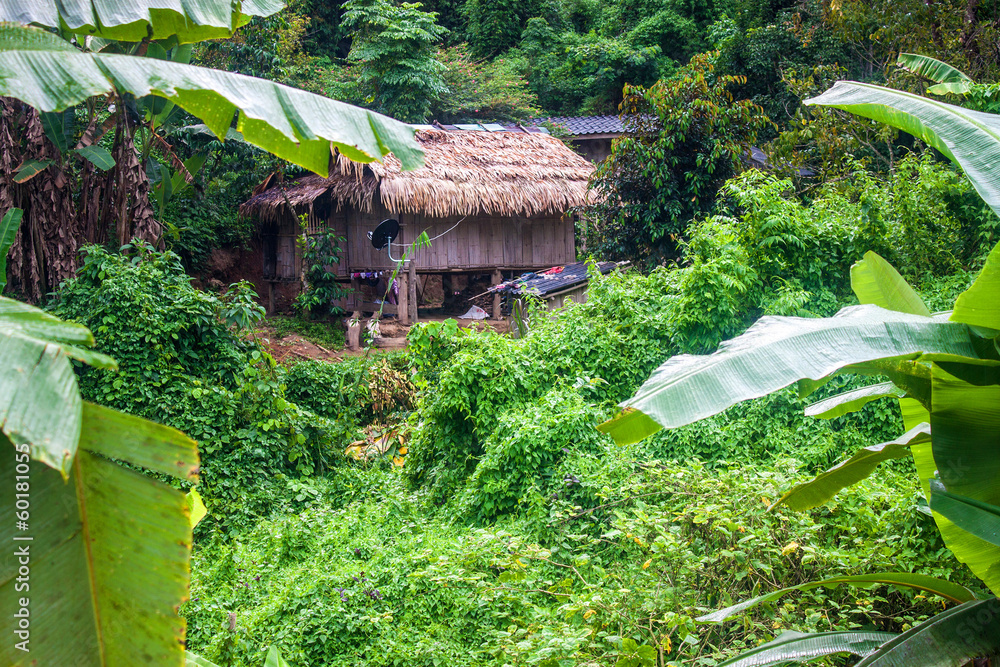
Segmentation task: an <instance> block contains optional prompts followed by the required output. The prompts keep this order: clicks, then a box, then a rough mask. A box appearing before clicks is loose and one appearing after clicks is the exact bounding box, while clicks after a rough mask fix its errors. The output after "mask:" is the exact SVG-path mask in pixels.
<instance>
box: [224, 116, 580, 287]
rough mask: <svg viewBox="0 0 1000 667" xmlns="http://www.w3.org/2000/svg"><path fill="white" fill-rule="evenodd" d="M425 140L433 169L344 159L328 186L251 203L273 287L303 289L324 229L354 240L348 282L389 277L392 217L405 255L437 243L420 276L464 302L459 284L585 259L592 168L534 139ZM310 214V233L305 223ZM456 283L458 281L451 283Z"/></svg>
mask: <svg viewBox="0 0 1000 667" xmlns="http://www.w3.org/2000/svg"><path fill="white" fill-rule="evenodd" d="M416 138H417V141H418V143H419V144H420V146H421V147H422V148H423V150H424V165H423V166H422V167H420V168H419V169H416V170H414V171H403V170H402V168H401V165H400V163H399V161H398V160H396V159H395V158H394V157H393V156H392V155H389V156H386V158H385V159H384V161H383V162H382V163H377V162H376V163H370V164H360V163H356V162H352V161H351V160H348V159H347V158H345V157H344V156H342V155H338V156H337V158H336V161H335V164H334V165H333V166H332V168H331V173H330V176H329V177H328V178H322V177H320V176H305V177H303V178H300V179H298V180H296V181H294V182H292V183H286V184H279V185H276V186H274V187H271V188H270V189H268V190H266V191H264V192H261V193H259V194H257V195H256V196H254V197H253V198H252V199H250V200H249V201H247V202H245V203H244V204H243V205H242V206H241V207H240V213H241V214H242V215H245V216H249V217H253V218H256V219H257V220H259V221H260V222H261V236H262V241H263V250H264V261H263V273H264V279H265V280H269V281H272V283H274V284H277V283H282V282H284V283H290V284H294V283H296V282H297V281H298V280H299V277H300V271H301V266H302V262H301V258H300V257H299V251H298V250H297V246H296V243H295V239H296V237H298V236H300V235H301V234H302V233H303V232H306V233H310V234H315V233H319V232H320V231H322V230H323V229H330V230H333V231H334V232H336V233H337V235H339V236H342V237H344V238H345V239H346V242H345V243H343V244H342V246H343V248H344V251H343V256H342V257H341V262H340V264H339V265H337V266H336V267H331V270H336V272H337V274H338V275H339V276H341V277H342V278H343V279H345V280H348V279H350V278H351V277H352V276H357V275H358V274H365V275H369V274H371V273H373V272H375V273H377V272H379V271H385V270H388V269H389V268H390V266H391V265H392V262H391V260H390V259H389V257H388V255H387V253H386V252H385V251H384V250H382V251H379V250H375V249H374V248H373V247H372V245H371V243H370V242H369V240H368V236H367V233H368V232H369V231H371V230H372V229H374V228H375V226H376V225H377V224H378V223H379V222H380V221H381V220H383V219H386V218H395V219H397V220H398V221H399V223H400V226H401V231H400V236H399V238H398V239H397V240H396V243H397V244H400V245H406V244H410V243H411V242H413V241H414V240H416V238H417V237H418V236H419V234H420V233H421V232H424V231H426V232H427V233H428V236H430V237H432V238H434V239H435V240H434V241H433V243H432V244H431V247H429V248H421V249H420V250H419V251H418V252H417V253H416V255H415V257H414V258H413V267H412V269H411V270H412V271H413V273H414V275H415V274H423V275H424V276H425V278H421V279H420V285H421V286H423V285H425V284H426V283H427V282H428V281H429V279H430V277H431V276H438V277H437V278H434V280H436V283H435V284H437V285H441V284H442V281H443V284H444V285H446V286H447V285H452V288H451V291H452V292H454V291H457V290H459V289H460V285H461V284H463V280H464V279H463V278H462V277H461V275H459V274H462V275H464V276H466V277H467V278H470V279H472V278H474V276H475V275H483V274H489V278H490V279H491V280H493V281H494V282H499V281H500V280H501V277H502V273H503V272H507V274H508V276H509V275H511V274H516V273H520V272H523V271H527V270H535V269H540V268H548V267H551V266H556V265H562V264H568V263H570V262H573V261H574V260H575V259H576V245H575V238H574V224H573V219H572V217H571V216H570V215H567V211H569V210H570V209H572V208H573V207H575V206H580V205H582V204H585V203H586V202H587V184H588V180H589V179H590V176H591V174H592V173H593V171H594V168H593V165H591V163H590V162H588V161H587V160H586V159H584V158H582V157H580V156H579V155H577V154H576V153H574V152H573V151H572V150H570V149H569V148H567V147H566V145H565V144H563V143H562V142H560V141H559V140H558V139H555V138H553V137H551V136H549V135H547V134H541V133H538V134H536V133H531V132H527V131H524V130H523V129H522V130H521V131H519V132H518V131H464V130H460V131H444V130H439V129H433V128H430V129H421V130H419V131H418V132H417V135H416ZM303 213H305V214H307V220H308V228H307V229H305V230H303V229H301V227H300V224H299V221H298V217H297V216H299V215H301V214H303ZM401 251H402V249H401V248H400V249H398V250H396V254H397V255H398V254H399V253H400V252H401ZM449 274H450V275H452V276H453V277H455V278H454V280H452V279H450V278H446V277H444V276H447V275H449ZM414 281H416V278H413V279H412V280H411V282H414ZM431 282H433V281H431ZM456 285H457V286H458V287H456ZM421 289H422V288H421ZM419 296H420V295H419V294H418V297H419ZM421 303H422V304H423V303H424V302H423V301H421Z"/></svg>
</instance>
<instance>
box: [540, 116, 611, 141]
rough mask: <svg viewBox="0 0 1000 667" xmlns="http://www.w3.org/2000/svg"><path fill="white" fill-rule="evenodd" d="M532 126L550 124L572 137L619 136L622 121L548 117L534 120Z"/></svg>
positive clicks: (589, 117)
mask: <svg viewBox="0 0 1000 667" xmlns="http://www.w3.org/2000/svg"><path fill="white" fill-rule="evenodd" d="M531 122H532V124H537V123H546V122H547V123H552V124H553V125H558V126H560V127H562V128H564V129H565V130H566V132H568V133H569V135H570V136H572V137H577V136H584V135H588V134H621V133H622V132H624V130H623V129H622V121H621V119H620V118H619V117H618V116H550V117H548V118H536V119H534V120H533V121H531Z"/></svg>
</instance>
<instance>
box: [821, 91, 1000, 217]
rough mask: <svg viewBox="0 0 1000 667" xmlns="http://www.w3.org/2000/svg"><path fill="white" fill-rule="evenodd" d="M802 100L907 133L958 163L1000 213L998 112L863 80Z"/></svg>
mask: <svg viewBox="0 0 1000 667" xmlns="http://www.w3.org/2000/svg"><path fill="white" fill-rule="evenodd" d="M804 104H818V105H821V106H830V107H834V108H837V109H842V110H843V111H847V112H850V113H853V114H856V115H858V116H863V117H865V118H871V119H872V120H876V121H879V122H882V123H886V124H887V125H891V126H893V127H895V128H897V129H900V130H903V131H904V132H908V133H909V134H912V135H913V136H915V137H917V138H918V139H920V140H921V141H923V142H925V143H927V144H928V145H930V146H933V147H934V148H936V149H938V150H939V151H941V152H942V153H944V154H945V155H946V156H947V157H948V158H950V159H951V160H953V161H955V162H956V163H958V165H959V166H960V167H961V168H962V169H963V170H964V171H965V175H966V176H968V178H969V181H970V182H971V183H972V185H973V187H975V188H976V191H977V192H978V193H979V195H980V196H981V197H982V198H983V200H984V201H985V202H986V204H987V205H989V207H990V208H991V209H993V212H994V213H997V214H998V215H1000V169H997V168H996V165H997V164H1000V116H997V115H994V114H989V113H982V112H980V111H973V110H971V109H964V108H962V107H958V106H955V105H952V104H945V103H944V102H939V101H938V100H933V99H930V98H927V97H921V96H920V95H914V94H912V93H906V92H903V91H900V90H893V89H891V88H884V87H882V86H876V85H872V84H867V83H857V82H854V81H839V82H837V83H836V84H834V86H833V88H831V89H830V90H828V91H826V92H825V93H823V94H822V95H819V96H818V97H814V98H812V99H808V100H806V101H805V102H804Z"/></svg>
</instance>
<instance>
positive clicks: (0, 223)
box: [0, 208, 24, 292]
mask: <svg viewBox="0 0 1000 667" xmlns="http://www.w3.org/2000/svg"><path fill="white" fill-rule="evenodd" d="M22 217H24V211H22V210H21V209H19V208H12V209H9V210H8V211H7V212H6V213H4V216H3V219H2V220H0V292H2V291H3V288H4V287H6V286H7V252H8V251H9V250H10V247H11V246H12V245H14V238H15V237H16V236H17V228H18V227H20V226H21V218H22Z"/></svg>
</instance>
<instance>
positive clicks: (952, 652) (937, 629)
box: [855, 598, 1000, 667]
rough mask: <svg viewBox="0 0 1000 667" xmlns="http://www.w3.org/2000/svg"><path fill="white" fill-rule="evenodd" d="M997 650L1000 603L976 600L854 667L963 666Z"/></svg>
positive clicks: (999, 646)
mask: <svg viewBox="0 0 1000 667" xmlns="http://www.w3.org/2000/svg"><path fill="white" fill-rule="evenodd" d="M997 650H1000V600H997V599H996V598H993V599H990V600H975V601H972V602H966V603H964V604H961V605H959V606H957V607H953V608H951V609H949V610H947V611H943V612H941V613H940V614H938V615H937V616H935V617H934V618H931V619H929V620H927V621H924V622H923V623H921V624H920V625H918V626H916V627H914V628H911V629H909V630H907V631H906V632H904V633H903V634H901V635H898V636H896V637H894V638H893V639H890V640H889V641H888V642H886V643H885V644H883V645H882V646H881V647H880V648H879V649H878V650H877V651H875V652H874V653H872V654H871V655H869V656H868V657H866V658H865V659H864V660H862V661H861V662H859V663H858V664H857V665H855V667H946V666H947V667H961V665H964V664H965V663H967V662H969V661H970V660H972V659H974V658H978V657H983V656H987V655H994V654H996V652H997Z"/></svg>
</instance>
